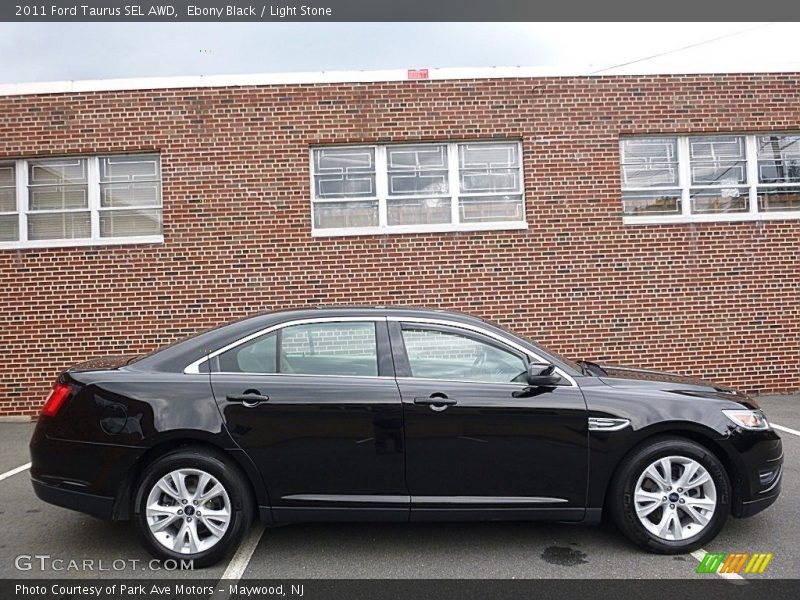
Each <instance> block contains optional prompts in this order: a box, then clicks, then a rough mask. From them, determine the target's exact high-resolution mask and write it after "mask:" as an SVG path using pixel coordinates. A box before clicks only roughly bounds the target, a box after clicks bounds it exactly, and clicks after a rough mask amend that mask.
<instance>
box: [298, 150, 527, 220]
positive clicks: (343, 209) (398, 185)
mask: <svg viewBox="0 0 800 600" xmlns="http://www.w3.org/2000/svg"><path fill="white" fill-rule="evenodd" d="M521 154H522V150H521V144H520V143H519V142H513V141H511V142H509V141H504V142H456V143H425V144H393V145H386V146H332V147H324V148H313V149H312V150H311V165H312V181H313V190H312V195H313V198H312V200H313V202H312V204H313V233H314V235H358V234H374V233H392V232H395V233H414V232H426V231H465V230H479V229H521V228H525V227H527V223H526V221H525V201H524V195H523V189H524V188H523V182H522V156H521Z"/></svg>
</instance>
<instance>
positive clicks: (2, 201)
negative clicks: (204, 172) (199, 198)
mask: <svg viewBox="0 0 800 600" xmlns="http://www.w3.org/2000/svg"><path fill="white" fill-rule="evenodd" d="M161 211H162V206H161V165H160V158H159V156H158V155H157V154H120V155H113V156H73V157H62V158H43V159H25V160H15V161H0V248H20V247H23V248H24V247H42V246H70V245H90V244H105V243H126V242H128V243H138V242H158V241H161V240H162V237H161V214H162V213H161Z"/></svg>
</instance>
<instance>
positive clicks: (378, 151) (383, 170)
mask: <svg viewBox="0 0 800 600" xmlns="http://www.w3.org/2000/svg"><path fill="white" fill-rule="evenodd" d="M375 187H376V188H377V190H376V191H377V193H378V227H380V228H381V229H384V228H386V225H387V223H388V220H389V218H388V216H387V213H388V208H387V207H386V198H387V197H388V196H389V165H388V163H387V162H386V146H375Z"/></svg>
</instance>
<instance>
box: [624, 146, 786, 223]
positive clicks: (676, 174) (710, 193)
mask: <svg viewBox="0 0 800 600" xmlns="http://www.w3.org/2000/svg"><path fill="white" fill-rule="evenodd" d="M620 162H621V169H620V170H621V177H622V206H623V215H624V221H625V223H676V222H693V221H740V220H760V219H772V218H800V135H790V134H758V135H733V134H729V135H698V136H658V137H655V136H654V137H641V138H627V139H623V140H621V142H620Z"/></svg>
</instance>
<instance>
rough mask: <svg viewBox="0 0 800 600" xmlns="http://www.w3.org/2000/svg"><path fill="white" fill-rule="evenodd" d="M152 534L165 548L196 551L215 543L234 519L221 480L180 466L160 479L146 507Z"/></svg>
mask: <svg viewBox="0 0 800 600" xmlns="http://www.w3.org/2000/svg"><path fill="white" fill-rule="evenodd" d="M145 516H146V517H147V525H148V527H149V528H150V532H151V533H152V534H153V537H154V538H155V539H156V540H158V542H159V543H160V544H161V545H162V546H164V547H165V548H167V549H169V550H172V551H173V552H179V553H181V554H197V553H198V552H203V551H204V550H208V549H209V548H212V547H213V546H215V545H216V544H217V543H218V542H219V541H220V540H221V539H222V538H223V536H224V535H225V532H226V531H227V530H228V526H229V525H230V522H231V501H230V498H229V497H228V492H227V491H226V490H225V487H224V486H223V485H222V484H221V483H220V482H219V480H218V479H217V478H216V477H214V476H213V475H210V474H209V473H206V472H205V471H202V470H200V469H178V470H175V471H171V472H170V473H167V474H166V475H164V476H163V477H162V478H161V479H159V480H158V481H157V482H156V484H155V485H154V486H153V487H152V489H151V490H150V494H149V495H148V497H147V506H146V508H145Z"/></svg>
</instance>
